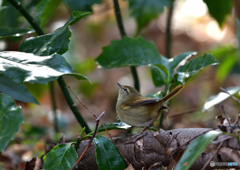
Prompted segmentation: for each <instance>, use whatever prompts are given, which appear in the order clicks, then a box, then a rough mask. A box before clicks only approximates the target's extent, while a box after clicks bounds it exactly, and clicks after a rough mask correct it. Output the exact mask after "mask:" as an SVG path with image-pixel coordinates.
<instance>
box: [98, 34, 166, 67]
mask: <svg viewBox="0 0 240 170" xmlns="http://www.w3.org/2000/svg"><path fill="white" fill-rule="evenodd" d="M95 61H96V62H97V63H98V64H99V65H100V66H102V67H104V68H105V69H111V68H118V67H125V66H142V65H149V64H160V63H161V55H160V54H159V52H158V50H157V48H156V47H155V45H154V44H153V42H148V41H146V40H145V39H143V38H142V37H138V38H136V39H133V38H130V37H123V39H121V40H113V41H112V42H111V44H110V45H109V46H106V47H103V52H102V53H101V54H100V56H98V58H96V60H95Z"/></svg>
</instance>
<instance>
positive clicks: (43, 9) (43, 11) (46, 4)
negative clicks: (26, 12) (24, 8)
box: [35, 0, 62, 28]
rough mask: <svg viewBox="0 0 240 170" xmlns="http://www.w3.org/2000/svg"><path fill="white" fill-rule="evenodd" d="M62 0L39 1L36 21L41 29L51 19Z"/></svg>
mask: <svg viewBox="0 0 240 170" xmlns="http://www.w3.org/2000/svg"><path fill="white" fill-rule="evenodd" d="M61 2H62V0H41V1H40V2H39V3H38V5H37V15H36V17H35V18H36V20H37V22H38V23H40V26H41V27H42V28H43V27H45V25H46V24H47V23H48V21H49V20H50V19H51V17H52V15H53V14H54V12H55V10H56V9H57V7H58V6H59V4H60V3H61Z"/></svg>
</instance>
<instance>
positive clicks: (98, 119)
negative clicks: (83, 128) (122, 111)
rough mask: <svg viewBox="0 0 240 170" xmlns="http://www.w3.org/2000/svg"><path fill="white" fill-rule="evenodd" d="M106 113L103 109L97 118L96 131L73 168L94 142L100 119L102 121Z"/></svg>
mask: <svg viewBox="0 0 240 170" xmlns="http://www.w3.org/2000/svg"><path fill="white" fill-rule="evenodd" d="M104 113H105V111H103V112H102V113H101V114H100V115H99V117H98V118H97V119H96V127H95V130H94V133H93V135H92V137H91V139H90V141H89V142H88V145H87V147H86V148H85V150H84V151H83V153H82V155H81V156H80V157H79V158H78V160H77V161H76V163H75V165H74V166H73V167H72V170H73V169H74V168H75V167H76V166H77V165H78V164H79V162H80V161H81V160H82V158H83V156H84V155H85V153H86V152H87V150H88V149H89V147H90V145H91V143H92V141H93V139H94V137H95V135H96V133H97V129H98V125H99V121H100V119H101V117H102V116H103V115H104Z"/></svg>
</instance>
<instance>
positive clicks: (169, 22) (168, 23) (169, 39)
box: [166, 0, 174, 58]
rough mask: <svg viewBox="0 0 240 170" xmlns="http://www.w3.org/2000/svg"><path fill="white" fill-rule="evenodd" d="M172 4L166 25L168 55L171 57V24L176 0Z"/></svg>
mask: <svg viewBox="0 0 240 170" xmlns="http://www.w3.org/2000/svg"><path fill="white" fill-rule="evenodd" d="M170 3H171V4H170V6H169V9H168V16H167V26H166V57H167V58H171V57H172V56H171V55H172V54H171V49H172V33H171V25H172V16H173V9H174V0H173V1H171V2H170Z"/></svg>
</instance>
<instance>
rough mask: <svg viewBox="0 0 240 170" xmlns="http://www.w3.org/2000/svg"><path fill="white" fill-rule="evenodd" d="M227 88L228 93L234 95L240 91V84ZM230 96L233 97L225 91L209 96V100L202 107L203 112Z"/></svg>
mask: <svg viewBox="0 0 240 170" xmlns="http://www.w3.org/2000/svg"><path fill="white" fill-rule="evenodd" d="M225 90H226V91H227V92H228V93H230V94H231V95H234V94H236V93H237V92H239V91H240V87H238V86H237V87H229V88H227V89H225ZM229 97H231V96H230V95H229V94H227V93H225V92H220V93H218V94H217V95H214V96H211V97H209V99H208V100H207V102H206V103H205V104H204V106H203V108H202V112H204V111H206V110H207V109H209V108H210V107H212V106H215V105H217V104H219V103H221V102H222V101H224V100H226V99H228V98H229Z"/></svg>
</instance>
